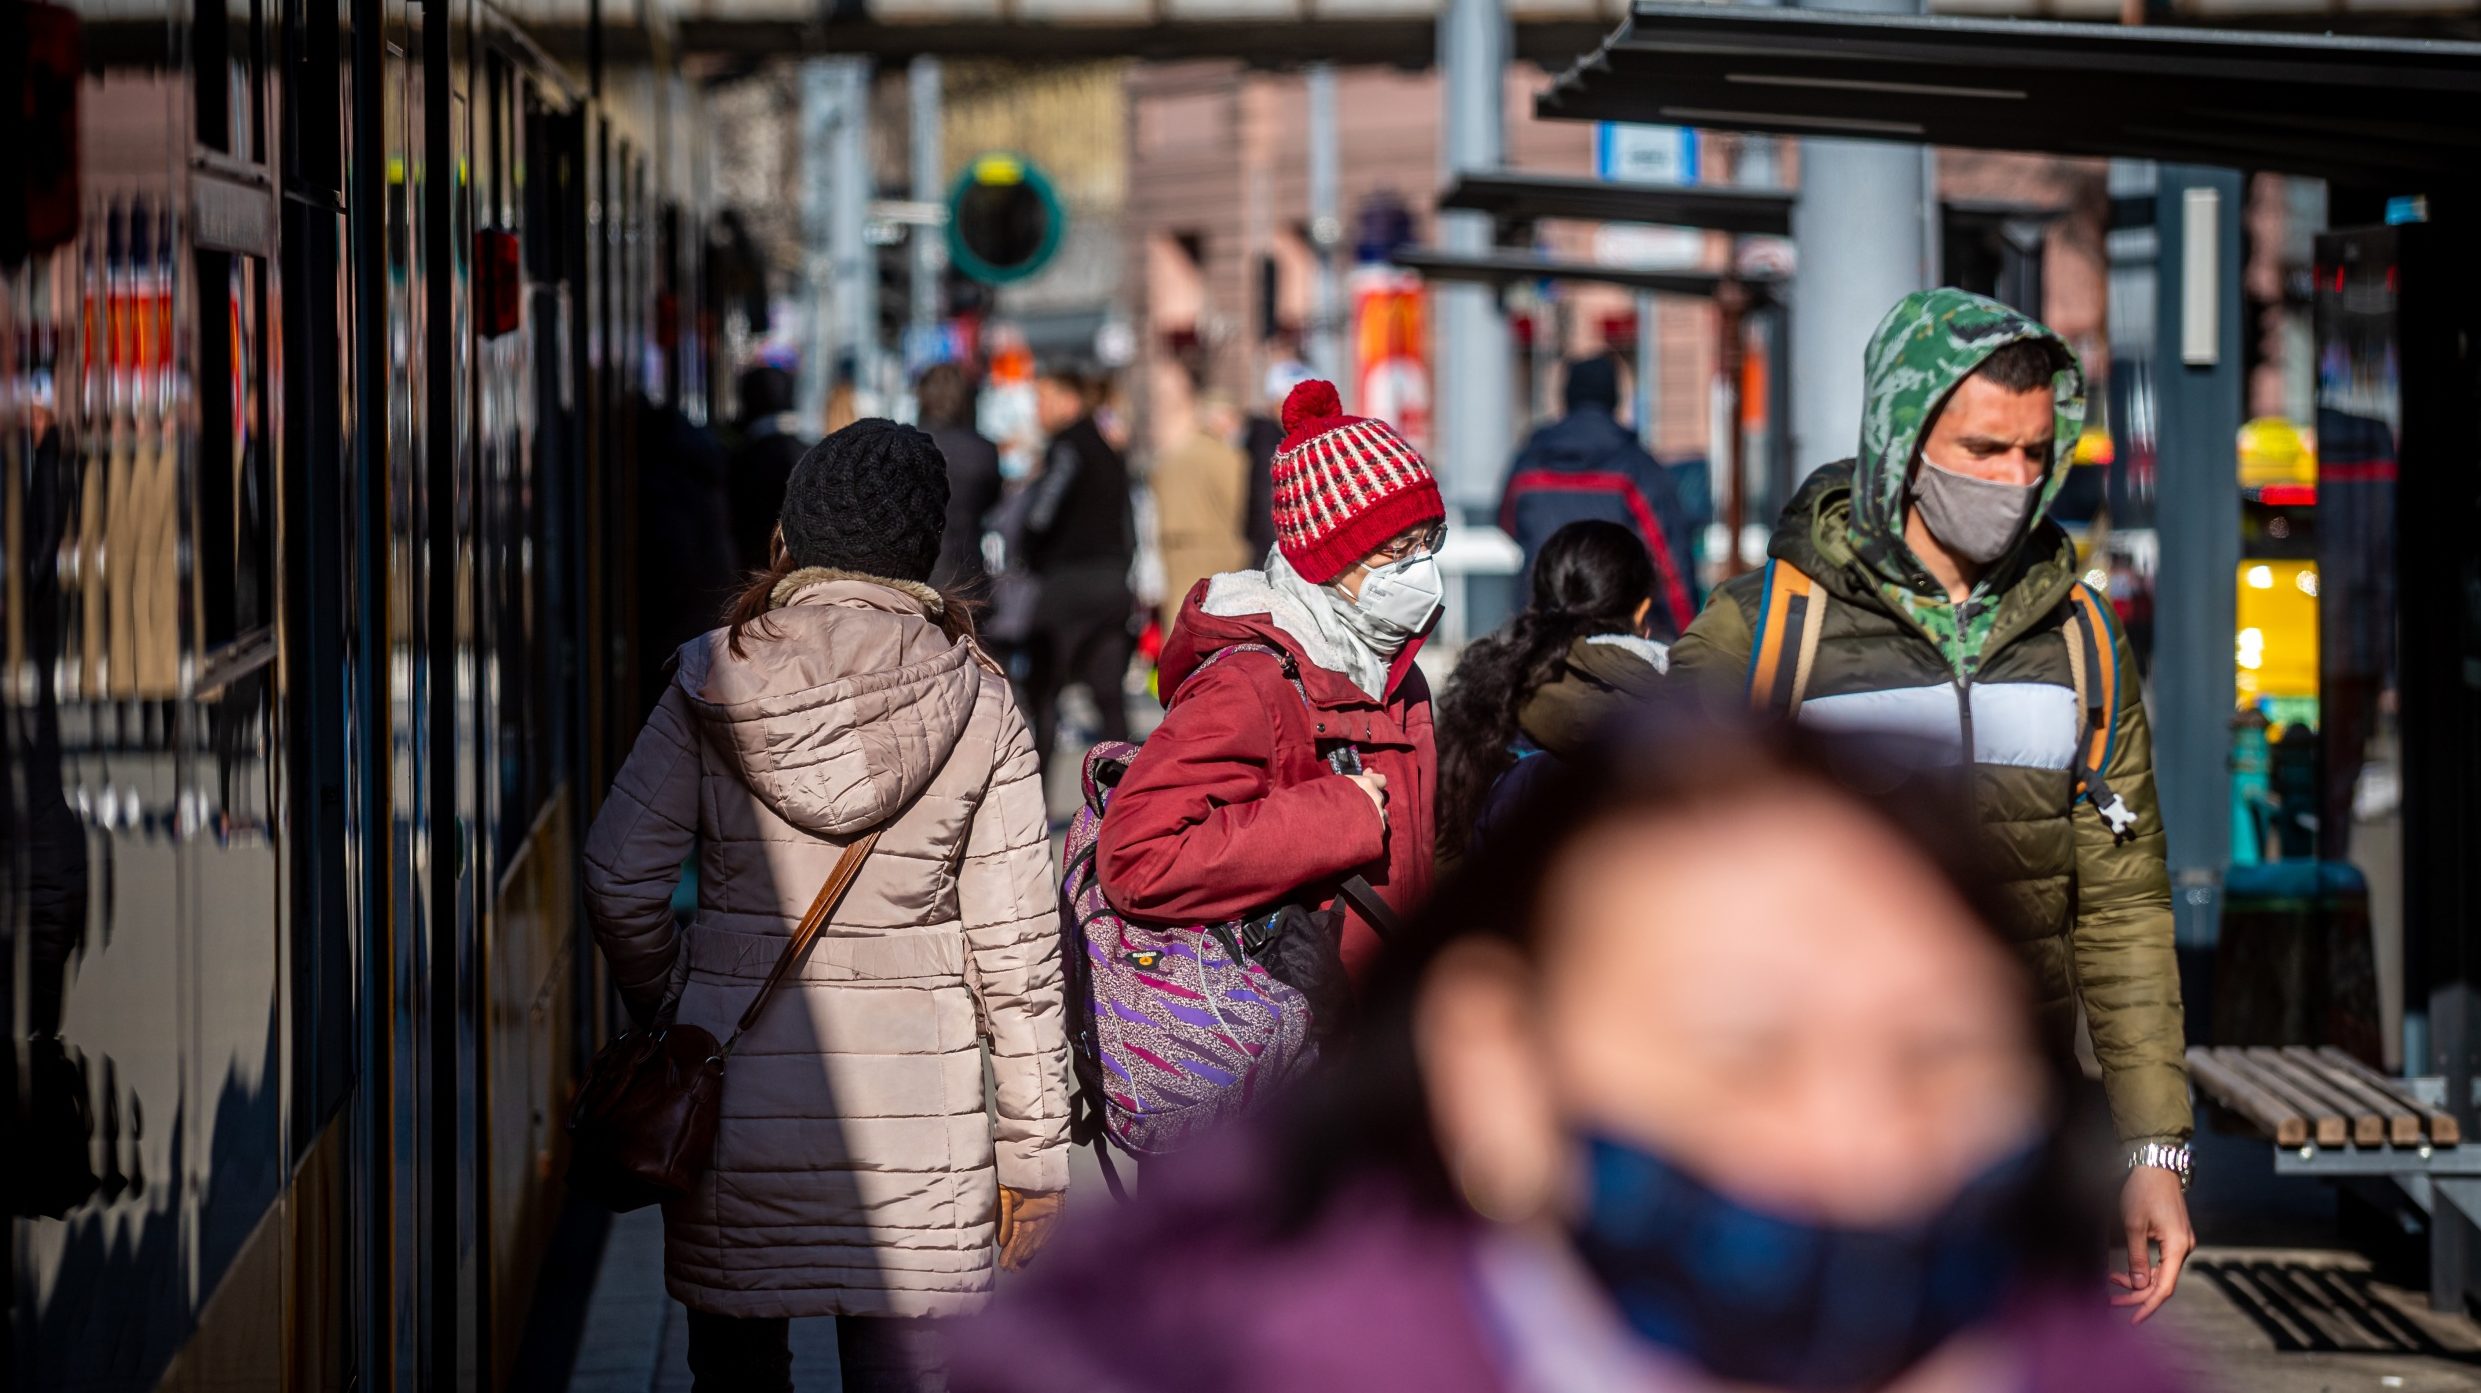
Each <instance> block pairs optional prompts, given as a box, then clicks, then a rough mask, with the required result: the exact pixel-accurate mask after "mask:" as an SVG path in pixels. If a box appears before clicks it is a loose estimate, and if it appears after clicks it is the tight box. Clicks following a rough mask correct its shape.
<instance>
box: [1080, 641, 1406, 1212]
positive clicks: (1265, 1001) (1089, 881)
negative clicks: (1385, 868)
mask: <svg viewBox="0 0 2481 1393" xmlns="http://www.w3.org/2000/svg"><path fill="white" fill-rule="evenodd" d="M1250 652H1255V653H1265V654H1268V655H1270V656H1273V657H1275V658H1276V659H1277V660H1279V661H1283V662H1284V663H1285V670H1286V675H1287V676H1290V675H1292V670H1291V664H1290V662H1289V661H1288V659H1287V655H1285V654H1283V653H1281V652H1279V651H1277V650H1275V649H1272V648H1268V647H1265V646H1264V645H1259V644H1241V645H1236V646H1234V647H1231V648H1226V649H1223V650H1221V651H1220V652H1217V653H1215V654H1214V655H1212V656H1211V657H1209V658H1208V659H1207V660H1206V662H1205V663H1203V664H1200V666H1199V669H1198V670H1199V671H1201V672H1202V671H1204V670H1205V668H1206V667H1207V666H1211V665H1212V664H1214V663H1216V662H1220V661H1221V660H1222V659H1224V658H1226V657H1228V656H1230V655H1232V654H1235V653H1250ZM1194 675H1195V674H1192V676H1194ZM1298 680H1299V679H1298V678H1297V677H1295V678H1294V681H1295V683H1296V687H1297V683H1298ZM1174 695H1175V699H1176V698H1177V694H1176V693H1175V694H1174ZM1304 700H1306V697H1304ZM1137 752H1138V747H1137V746H1135V745H1131V744H1127V743H1125V742H1122V741H1116V740H1115V741H1106V742H1104V743H1102V744H1100V745H1097V746H1095V747H1094V748H1093V749H1092V750H1090V751H1088V752H1087V754H1086V757H1085V769H1084V792H1085V802H1084V804H1083V806H1081V807H1079V808H1078V810H1077V815H1076V818H1075V820H1074V821H1073V822H1071V823H1070V824H1069V828H1068V849H1067V860H1066V867H1067V869H1066V873H1065V874H1064V875H1063V876H1062V877H1061V884H1060V923H1061V928H1062V932H1063V933H1064V934H1065V935H1066V942H1065V943H1064V944H1063V945H1062V948H1063V954H1062V956H1063V960H1064V962H1065V963H1066V964H1067V976H1068V981H1067V988H1068V992H1067V994H1068V1001H1069V1007H1068V1009H1069V1027H1070V1050H1069V1053H1070V1058H1071V1061H1072V1063H1073V1065H1074V1068H1075V1072H1076V1077H1077V1088H1078V1099H1077V1104H1076V1107H1075V1109H1074V1111H1073V1120H1072V1123H1071V1137H1072V1138H1073V1139H1074V1140H1075V1141H1076V1142H1078V1143H1086V1142H1091V1143H1093V1144H1094V1145H1095V1149H1096V1151H1097V1153H1098V1154H1099V1155H1100V1156H1101V1157H1102V1160H1103V1177H1104V1179H1105V1180H1106V1181H1107V1182H1108V1183H1109V1184H1110V1186H1111V1189H1112V1193H1114V1194H1115V1195H1116V1194H1119V1193H1120V1182H1119V1178H1118V1176H1117V1175H1116V1174H1114V1173H1113V1171H1112V1168H1111V1152H1110V1149H1109V1146H1111V1145H1116V1146H1118V1147H1119V1148H1120V1149H1121V1150H1123V1151H1125V1152H1127V1153H1128V1154H1130V1155H1132V1156H1159V1155H1162V1154H1164V1153H1166V1152H1170V1151H1175V1150H1178V1149H1179V1148H1180V1147H1181V1146H1183V1145H1185V1144H1187V1143H1188V1142H1189V1141H1190V1140H1191V1139H1193V1138H1194V1137H1195V1136H1197V1134H1198V1133H1200V1132H1202V1131H1204V1130H1206V1129H1207V1128H1209V1127H1212V1126H1213V1125H1215V1124H1216V1123H1219V1122H1221V1121H1223V1120H1225V1119H1227V1118H1230V1117H1233V1116H1235V1115H1237V1114H1239V1113H1241V1112H1243V1111H1246V1110H1247V1109H1248V1108H1250V1107H1251V1106H1252V1105H1253V1104H1255V1103H1256V1102H1258V1101H1259V1100H1260V1099H1262V1098H1264V1097H1265V1096H1267V1095H1268V1094H1269V1093H1271V1092H1273V1091H1274V1090H1276V1089H1277V1088H1279V1087H1280V1086H1281V1085H1283V1084H1284V1083H1285V1082H1286V1081H1288V1080H1290V1079H1292V1078H1293V1077H1295V1076H1297V1075H1298V1074H1300V1073H1301V1072H1302V1071H1303V1070H1305V1069H1307V1068H1308V1067H1309V1065H1310V1064H1311V1063H1313V1062H1314V1061H1315V1060H1316V1058H1317V1054H1318V1049H1317V1043H1316V1042H1317V1040H1318V1038H1319V1037H1320V1035H1321V1034H1323V1033H1324V1032H1323V1031H1321V1030H1320V1029H1318V1028H1317V1027H1318V1026H1321V1025H1323V1026H1327V1027H1329V1028H1332V1027H1333V1026H1334V1025H1335V1024H1337V1021H1336V1019H1334V1018H1335V1017H1338V1016H1340V1015H1341V1010H1340V1009H1339V1008H1340V1007H1341V1006H1342V1004H1343V1003H1344V1002H1346V1001H1348V1000H1349V991H1350V989H1349V987H1348V986H1346V985H1345V983H1344V978H1343V964H1342V960H1341V958H1340V957H1337V956H1336V954H1335V948H1334V938H1335V930H1336V923H1335V920H1334V917H1333V916H1331V915H1325V914H1320V913H1317V912H1313V911H1309V910H1305V909H1303V908H1301V907H1299V906H1290V905H1287V906H1283V907H1281V908H1278V909H1275V910H1273V911H1271V912H1269V913H1267V914H1264V915H1260V916H1258V917H1255V918H1251V919H1244V920H1239V921H1236V922H1232V923H1225V924H1202V925H1192V926H1187V927H1180V928H1170V929H1157V928H1148V927H1145V926H1143V925H1139V924H1132V923H1130V922H1128V921H1127V920H1125V919H1123V918H1121V917H1120V915H1119V912H1118V911H1116V910H1114V909H1113V908H1112V907H1111V905H1110V903H1109V901H1107V900H1106V899H1104V897H1103V890H1102V886H1101V884H1100V883H1099V881H1098V878H1097V876H1096V874H1095V861H1096V852H1095V843H1096V841H1097V839H1098V838H1099V836H1100V835H1101V832H1102V826H1103V817H1104V813H1105V811H1106V809H1107V808H1108V807H1109V806H1110V803H1111V793H1112V790H1113V789H1114V788H1115V787H1116V786H1117V785H1118V784H1119V782H1120V778H1121V776H1122V775H1123V774H1125V773H1127V772H1128V767H1129V765H1130V764H1131V762H1133V761H1134V760H1135V759H1136V758H1137ZM1345 755H1351V756H1354V758H1353V759H1352V761H1351V762H1352V764H1353V765H1354V767H1357V765H1358V759H1357V752H1356V751H1352V750H1351V748H1350V747H1349V746H1347V747H1344V749H1343V750H1342V751H1339V757H1337V758H1335V759H1334V760H1333V761H1332V762H1333V764H1334V767H1337V768H1339V769H1341V768H1343V767H1344V761H1343V759H1342V758H1341V756H1345ZM1270 965H1272V966H1273V967H1274V968H1275V970H1274V971H1270V970H1269V967H1270ZM1279 972H1280V973H1281V975H1280V976H1279V975H1278V973H1279ZM1287 979H1289V980H1287ZM1296 982H1297V983H1303V984H1305V985H1307V986H1308V987H1309V989H1310V990H1309V991H1308V992H1305V991H1304V990H1303V987H1302V986H1296V985H1295V983H1296ZM1313 996H1315V997H1316V998H1317V1001H1318V1010H1317V1011H1313V1007H1312V998H1313ZM1317 1014H1324V1015H1326V1016H1327V1017H1328V1019H1326V1020H1322V1021H1313V1015H1317ZM1106 1142H1107V1143H1109V1145H1106V1144H1105V1143H1106Z"/></svg>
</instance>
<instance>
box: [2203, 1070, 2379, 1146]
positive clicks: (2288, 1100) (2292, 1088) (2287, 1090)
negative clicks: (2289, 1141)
mask: <svg viewBox="0 0 2481 1393" xmlns="http://www.w3.org/2000/svg"><path fill="white" fill-rule="evenodd" d="M2223 1059H2224V1060H2225V1062H2227V1063H2229V1064H2231V1065H2233V1066H2234V1067H2236V1068H2238V1069H2240V1070H2241V1071H2243V1073H2245V1075H2246V1076H2247V1077H2248V1079H2249V1081H2250V1082H2252V1083H2254V1084H2256V1085H2257V1086H2258V1087H2259V1088H2262V1089H2264V1090H2265V1091H2266V1092H2268V1093H2271V1094H2273V1095H2274V1096H2275V1097H2277V1098H2279V1099H2281V1100H2282V1101H2283V1102H2284V1103H2285V1104H2286V1105H2288V1106H2289V1107H2290V1108H2291V1109H2292V1111H2294V1112H2296V1113H2299V1114H2300V1115H2301V1116H2302V1117H2305V1118H2307V1119H2308V1120H2309V1132H2310V1135H2311V1136H2312V1137H2313V1138H2315V1140H2316V1142H2317V1144H2318V1145H2319V1146H2347V1145H2349V1144H2350V1143H2351V1140H2352V1128H2351V1124H2350V1123H2347V1122H2345V1121H2344V1120H2343V1114H2341V1113H2339V1112H2337V1111H2335V1110H2334V1109H2332V1108H2329V1107H2327V1106H2326V1105H2325V1104H2323V1103H2322V1102H2320V1101H2318V1100H2317V1099H2316V1098H2313V1097H2310V1096H2309V1095H2308V1093H2306V1092H2305V1091H2303V1090H2302V1089H2301V1087H2300V1085H2298V1084H2296V1083H2294V1082H2292V1081H2291V1079H2289V1078H2288V1077H2286V1076H2285V1075H2284V1074H2282V1073H2281V1072H2280V1071H2278V1070H2275V1069H2272V1068H2269V1067H2268V1065H2267V1060H2266V1057H2265V1056H2264V1055H2261V1054H2259V1053H2258V1052H2257V1051H2256V1050H2253V1049H2230V1050H2225V1051H2224V1052H2223Z"/></svg>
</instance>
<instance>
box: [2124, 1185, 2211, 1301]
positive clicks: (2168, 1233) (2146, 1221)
mask: <svg viewBox="0 0 2481 1393" xmlns="http://www.w3.org/2000/svg"><path fill="white" fill-rule="evenodd" d="M2119 1218H2120V1222H2121V1223H2122V1224H2123V1225H2124V1226H2125V1227H2126V1229H2127V1231H2128V1270H2127V1271H2125V1272H2114V1273H2112V1274H2111V1285H2113V1286H2115V1287H2118V1288H2119V1292H2118V1294H2117V1295H2115V1296H2113V1297H2112V1298H2111V1304H2112V1305H2114V1306H2134V1307H2136V1308H2137V1311H2136V1316H2135V1318H2134V1319H2133V1320H2132V1321H2131V1322H2130V1323H2131V1324H2134V1325H2142V1324H2144V1323H2145V1322H2146V1320H2148V1319H2149V1318H2151V1317H2152V1315H2153V1314H2154V1312H2156V1311H2158V1310H2161V1309H2162V1303H2163V1302H2165V1301H2168V1300H2170V1299H2171V1293H2172V1292H2173V1291H2174V1290H2176V1289H2177V1288H2178V1287H2179V1274H2180V1268H2181V1267H2183V1266H2185V1265H2186V1264H2187V1262H2188V1255H2189V1254H2190V1253H2192V1252H2195V1251H2196V1248H2197V1234H2196V1231H2195V1230H2194V1229H2191V1228H2190V1227H2189V1226H2188V1197H2187V1196H2186V1195H2184V1194H2182V1193H2180V1184H2179V1177H2178V1176H2176V1175H2173V1174H2172V1173H2171V1172H2169V1171H2167V1170H2164V1169H2162V1168H2161V1167H2160V1166H2138V1167H2137V1168H2136V1169H2134V1170H2132V1171H2130V1172H2128V1182H2127V1183H2126V1184H2125V1185H2122V1186H2120V1187H2119ZM2149 1242H2150V1243H2152V1244H2155V1245H2158V1246H2160V1248H2161V1249H2162V1260H2161V1261H2160V1262H2159V1263H2157V1262H2154V1261H2152V1260H2151V1259H2150V1257H2149V1255H2148V1254H2147V1251H2146V1248H2147V1244H2148V1243H2149Z"/></svg>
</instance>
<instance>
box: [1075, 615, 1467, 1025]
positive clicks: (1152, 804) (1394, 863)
mask: <svg viewBox="0 0 2481 1393" xmlns="http://www.w3.org/2000/svg"><path fill="white" fill-rule="evenodd" d="M1250 577H1252V573H1250V572H1241V573H1239V576H1238V577H1219V578H1211V579H1208V580H1204V581H1200V582H1198V584H1197V585H1196V587H1194V588H1193V589H1191V590H1190V592H1189V598H1188V600H1187V601H1186V602H1185V603H1184V604H1183V605H1182V606H1181V610H1180V618H1179V620H1178V621H1177V622H1176V623H1175V624H1174V626H1173V628H1172V632H1171V636H1170V637H1169V638H1168V639H1166V640H1165V641H1164V646H1163V659H1162V673H1161V676H1162V691H1163V692H1164V694H1165V697H1166V699H1167V700H1168V701H1170V703H1171V705H1170V710H1169V711H1167V712H1166V713H1165V715H1164V717H1163V724H1162V725H1161V726H1160V727H1158V728H1157V729H1156V730H1155V732H1154V734H1153V735H1152V736H1150V737H1148V738H1147V740H1146V744H1145V748H1144V750H1143V751H1141V752H1140V753H1139V754H1138V756H1137V760H1136V762H1135V763H1134V764H1132V765H1130V766H1129V771H1128V773H1127V775H1126V776H1125V777H1123V778H1122V779H1121V780H1120V786H1119V789H1118V791H1117V792H1115V793H1114V794H1113V795H1112V798H1111V812H1110V814H1109V815H1108V816H1106V817H1105V818H1104V819H1103V827H1102V832H1101V834H1100V838H1099V844H1098V847H1097V851H1098V853H1099V856H1100V875H1101V879H1102V887H1103V894H1104V896H1105V897H1106V898H1108V899H1109V900H1110V901H1111V904H1112V907H1113V908H1115V909H1117V910H1119V911H1120V913H1122V914H1123V915H1126V916H1127V917H1129V918H1131V919H1135V920H1139V921H1141V922H1145V923H1153V924H1173V925H1177V924H1213V923H1220V922H1223V921H1225V920H1229V919H1238V918H1241V917H1243V916H1246V915H1250V914H1255V913H1259V912H1261V911H1263V910H1266V909H1270V908H1273V907H1274V906H1277V905H1281V904H1286V903H1298V904H1313V905H1326V904H1330V903H1332V902H1333V901H1334V900H1335V898H1336V896H1337V887H1338V886H1340V885H1341V884H1342V883H1343V882H1344V881H1345V880H1348V879H1350V878H1351V877H1352V876H1353V875H1354V874H1356V873H1358V874H1360V875H1363V876H1366V877H1368V878H1369V882H1370V884H1371V885H1372V886H1374V887H1376V888H1377V890H1378V892H1379V894H1380V896H1381V897H1382V898H1384V899H1385V900H1386V901H1387V903H1388V905H1389V906H1390V907H1392V908H1393V909H1395V910H1396V912H1397V913H1398V914H1399V915H1403V914H1407V913H1410V912H1411V911H1412V909H1413V908H1414V907H1415V906H1416V905H1418V904H1419V903H1420V902H1421V900H1422V898H1423V896H1424V895H1426V894H1427V893H1428V892H1429V889H1430V843H1431V839H1432V832H1433V828H1434V826H1435V824H1434V822H1433V820H1432V800H1433V798H1434V796H1435V794H1436V791H1437V786H1438V755H1437V752H1436V750H1435V748H1434V747H1433V745H1432V743H1431V736H1430V686H1429V683H1428V682H1427V681H1426V680H1425V679H1424V678H1423V677H1422V675H1421V672H1420V670H1419V669H1417V668H1415V667H1414V666H1413V651H1414V647H1418V645H1414V647H1408V648H1407V649H1406V651H1405V652H1404V653H1403V655H1401V656H1400V657H1398V658H1397V660H1396V664H1395V668H1394V670H1393V672H1392V673H1391V674H1390V680H1391V683H1392V685H1391V686H1390V688H1389V691H1388V698H1387V700H1385V701H1383V702H1380V701H1372V700H1371V699H1370V697H1369V695H1368V694H1367V693H1365V692H1363V691H1362V690H1361V689H1360V688H1359V687H1357V686H1355V685H1353V682H1352V679H1351V678H1349V677H1346V676H1345V675H1343V674H1342V673H1340V672H1336V671H1333V670H1331V669H1328V668H1324V667H1320V666H1319V665H1318V664H1316V663H1314V662H1312V661H1311V660H1310V658H1309V656H1308V654H1307V653H1306V652H1305V651H1304V649H1303V647H1302V645H1301V644H1300V643H1299V642H1297V641H1296V640H1294V639H1293V638H1292V637H1291V636H1290V635H1289V634H1286V633H1285V632H1284V631H1283V630H1282V629H1280V628H1278V627H1277V626H1276V625H1275V623H1274V620H1273V618H1272V617H1271V616H1270V615H1268V614H1243V615H1237V616H1227V615H1214V614H1208V613H1207V612H1206V611H1205V610H1204V609H1203V608H1202V605H1203V602H1204V600H1205V596H1206V593H1207V588H1208V587H1209V586H1212V585H1214V584H1216V583H1217V580H1223V581H1227V582H1228V581H1233V580H1236V579H1245V578H1250ZM1259 583H1260V584H1263V583H1264V582H1263V581H1260V582H1259ZM1245 643H1256V644H1264V645H1266V646H1268V647H1271V648H1278V649H1281V650H1283V651H1285V652H1288V653H1290V654H1291V655H1292V657H1293V660H1294V662H1295V663H1296V664H1297V665H1298V668H1299V672H1300V677H1301V684H1302V686H1303V687H1304V688H1306V689H1307V693H1308V701H1307V702H1306V703H1304V702H1303V700H1302V696H1301V693H1299V692H1296V691H1295V690H1294V689H1293V686H1292V683H1291V682H1290V681H1288V680H1286V678H1285V676H1284V670H1283V665H1282V664H1281V663H1279V662H1277V661H1276V660H1275V659H1274V658H1273V657H1272V656H1270V655H1267V654H1264V653H1236V654H1233V655H1232V656H1230V657H1228V658H1225V659H1224V660H1223V661H1221V662H1219V663H1216V664H1215V665H1214V666H1212V667H1209V668H1207V669H1206V670H1205V671H1204V672H1202V673H1198V669H1199V666H1200V664H1202V663H1204V662H1205V660H1206V659H1207V658H1209V657H1212V656H1213V655H1214V654H1215V653H1217V652H1219V651H1221V650H1223V649H1226V648H1230V647H1232V646H1234V645H1236V644H1245ZM1192 673H1198V676H1197V680H1196V681H1194V682H1190V683H1188V685H1187V686H1185V687H1184V686H1182V683H1183V682H1184V681H1186V680H1187V679H1188V678H1189V676H1190V674H1192ZM1346 742H1350V743H1351V744H1354V745H1356V746H1358V747H1360V750H1361V762H1362V767H1363V768H1364V769H1366V770H1368V771H1369V772H1371V773H1375V774H1384V775H1386V776H1387V815H1386V818H1385V819H1384V820H1383V821H1382V820H1381V819H1380V817H1379V813H1378V809H1377V808H1375V807H1373V806H1372V805H1371V803H1370V799H1369V795H1368V794H1365V793H1363V792H1362V791H1361V789H1360V788H1359V787H1358V786H1356V785H1355V784H1353V783H1352V782H1351V781H1350V780H1348V779H1346V778H1344V777H1343V776H1342V775H1339V774H1337V773H1335V772H1334V771H1333V770H1332V769H1330V768H1329V767H1328V765H1327V763H1326V760H1325V758H1324V756H1325V752H1326V751H1328V750H1331V749H1334V748H1336V747H1337V746H1339V745H1341V744H1344V743H1346ZM1346 910H1347V913H1346V919H1345V924H1344V940H1343V953H1344V963H1345V966H1347V967H1348V968H1350V969H1351V970H1352V973H1353V975H1354V977H1355V978H1356V979H1358V978H1360V977H1362V976H1364V975H1365V974H1366V972H1367V970H1368V967H1369V964H1370V962H1371V961H1372V960H1373V959H1374V958H1375V957H1376V955H1377V952H1378V946H1379V940H1378V935H1377V932H1376V931H1375V930H1374V929H1372V928H1371V927H1370V926H1369V924H1367V923H1366V922H1364V921H1363V920H1362V918H1361V916H1360V915H1359V914H1358V913H1357V912H1353V911H1352V910H1351V909H1350V906H1349V905H1348V906H1346Z"/></svg>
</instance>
